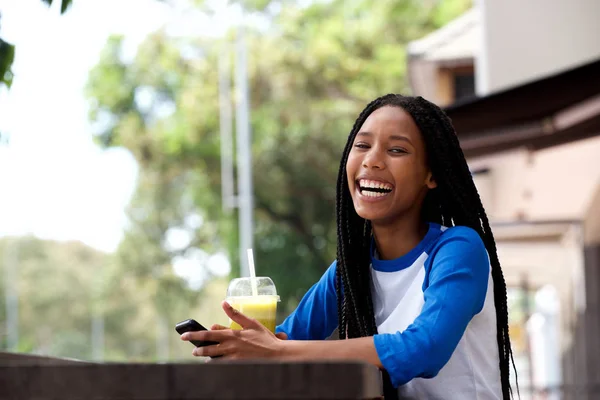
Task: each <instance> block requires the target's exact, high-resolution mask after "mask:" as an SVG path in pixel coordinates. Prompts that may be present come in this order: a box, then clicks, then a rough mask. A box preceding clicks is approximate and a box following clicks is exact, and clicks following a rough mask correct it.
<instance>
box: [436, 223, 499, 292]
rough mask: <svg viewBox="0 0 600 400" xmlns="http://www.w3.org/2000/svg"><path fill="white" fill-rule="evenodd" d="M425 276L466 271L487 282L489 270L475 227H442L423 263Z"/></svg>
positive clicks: (482, 244)
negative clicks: (424, 263)
mask: <svg viewBox="0 0 600 400" xmlns="http://www.w3.org/2000/svg"><path fill="white" fill-rule="evenodd" d="M425 268H426V271H427V278H428V279H427V280H429V279H430V275H431V278H433V277H437V278H441V277H443V276H447V275H456V274H467V275H470V276H472V277H474V278H476V279H477V280H481V281H482V283H483V282H487V277H488V273H489V270H490V266H489V258H488V253H487V250H486V247H485V244H484V242H483V240H482V239H481V237H480V236H479V234H478V233H477V231H475V230H474V229H472V228H469V227H467V226H454V227H450V228H442V232H441V234H440V236H439V238H438V240H437V241H436V243H435V244H434V245H433V246H432V249H431V251H430V253H429V257H428V259H427V261H426V265H425Z"/></svg>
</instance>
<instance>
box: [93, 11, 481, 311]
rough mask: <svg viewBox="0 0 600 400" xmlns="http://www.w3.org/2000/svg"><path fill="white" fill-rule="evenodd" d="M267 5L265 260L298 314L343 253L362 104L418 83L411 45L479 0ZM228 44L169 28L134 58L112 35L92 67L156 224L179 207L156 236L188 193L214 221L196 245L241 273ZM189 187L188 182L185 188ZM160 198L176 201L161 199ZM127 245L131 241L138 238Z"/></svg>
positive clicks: (261, 79)
mask: <svg viewBox="0 0 600 400" xmlns="http://www.w3.org/2000/svg"><path fill="white" fill-rule="evenodd" d="M254 3H256V4H254ZM258 3H260V4H258ZM258 3H257V2H249V3H248V4H250V5H252V4H254V7H253V8H252V9H251V10H250V11H251V12H253V13H259V14H261V15H262V16H263V17H265V18H271V20H270V24H269V26H268V27H269V28H268V29H267V30H266V32H265V31H264V30H263V31H260V32H259V31H257V30H252V29H250V30H249V32H248V36H247V39H248V46H249V55H250V57H249V63H250V64H249V75H250V100H251V118H252V120H251V126H252V132H253V144H252V153H253V179H254V183H255V193H254V196H255V197H254V198H255V206H256V207H255V213H256V214H255V221H256V230H255V240H256V251H255V255H256V263H257V270H258V273H259V274H261V275H270V276H272V277H273V278H274V280H275V283H276V285H277V287H278V289H279V292H280V294H281V296H282V299H283V301H284V302H283V304H282V305H283V307H281V311H282V314H285V313H287V312H289V311H290V310H291V308H292V307H294V306H295V305H296V303H297V301H298V299H299V297H300V296H301V295H302V294H303V293H304V292H305V291H306V290H307V288H308V287H309V286H310V285H312V284H313V283H314V282H315V281H316V280H318V278H319V277H320V275H321V274H322V273H323V271H324V270H325V269H326V268H327V267H328V266H329V264H330V263H331V261H332V260H334V259H335V237H336V221H335V184H336V176H337V171H338V168H339V165H338V163H339V158H340V155H341V151H342V149H343V145H344V143H345V140H346V137H347V134H348V133H349V131H350V129H351V127H352V124H353V123H354V119H355V118H356V116H357V114H358V112H360V110H361V109H362V108H363V107H364V105H365V104H366V103H367V102H368V101H370V100H371V99H373V98H375V97H376V96H379V95H381V94H383V93H387V92H408V85H407V82H406V79H405V75H406V74H405V72H406V71H405V68H406V60H405V46H406V44H407V43H408V42H409V41H411V40H414V39H417V38H419V37H421V36H422V35H424V34H425V33H427V32H429V31H431V30H433V29H435V28H436V27H438V26H439V25H440V24H442V23H444V22H446V21H447V20H448V19H450V18H453V17H455V16H456V15H458V14H460V13H461V12H462V11H464V10H466V8H468V6H469V5H470V4H469V2H468V1H463V0H455V1H451V2H417V1H411V0H403V1H397V0H382V1H379V2H370V1H366V0H352V1H342V0H333V1H329V2H314V3H311V4H310V5H308V6H302V5H299V4H297V3H295V2H284V1H280V2H278V5H279V8H277V7H270V5H271V4H272V3H274V2H265V1H260V2H258ZM448 3H452V6H448ZM442 4H444V5H443V6H442ZM273 9H276V10H278V11H277V12H276V13H274V12H272V11H270V10H273ZM234 34H235V32H231V33H230V34H228V36H227V38H226V39H225V41H227V39H228V38H231V37H232V36H233V35H234ZM222 45H223V43H222V42H214V41H209V40H207V39H203V38H189V39H175V38H171V37H168V36H167V35H166V34H165V33H164V32H162V31H161V32H157V33H156V34H154V35H152V36H150V37H148V39H147V40H146V41H145V43H144V44H143V45H142V46H141V48H140V49H139V51H138V54H137V57H136V58H135V60H134V61H133V62H132V63H126V62H124V61H123V60H122V59H121V58H120V56H119V55H120V51H121V50H120V48H121V39H120V38H112V39H111V40H110V41H109V43H108V44H107V46H106V49H105V51H104V53H103V55H102V57H101V60H100V62H99V63H98V65H97V66H96V67H95V68H94V70H93V71H92V72H91V73H90V79H89V85H88V94H89V98H90V99H91V102H92V113H91V118H92V120H94V121H97V122H99V123H100V122H101V125H100V129H99V136H98V138H99V141H100V142H101V143H102V144H103V145H104V146H124V147H126V148H127V149H129V150H130V151H131V152H132V153H133V154H134V155H135V157H136V159H137V161H138V162H139V164H140V167H141V170H142V171H144V173H143V174H142V178H141V179H140V189H139V192H138V194H139V196H140V199H141V198H144V199H145V200H144V201H145V202H147V204H148V205H149V207H148V208H145V211H143V212H142V213H141V215H143V219H144V218H147V219H148V220H156V219H157V216H156V213H160V214H162V215H163V216H165V215H167V216H166V217H164V218H165V219H164V220H163V221H164V223H163V225H162V226H158V225H157V226H156V227H157V229H156V236H155V237H154V239H153V240H154V241H155V243H157V244H161V243H164V240H165V237H166V236H167V234H168V230H169V227H170V226H171V223H173V224H174V225H177V224H180V221H181V219H182V218H183V219H185V215H184V214H185V212H184V213H183V214H179V215H177V212H180V213H181V208H180V206H179V205H178V204H179V202H180V201H181V200H182V199H184V200H185V201H186V203H185V204H186V207H189V208H187V209H186V210H187V211H186V212H187V213H192V214H197V215H200V216H201V217H202V220H203V224H202V226H200V227H198V230H197V231H196V232H195V235H196V236H195V238H196V240H195V243H194V246H195V247H200V248H204V247H203V246H206V248H209V249H214V248H218V247H219V246H221V247H225V248H228V249H229V250H230V257H231V259H232V261H233V265H234V266H235V268H234V271H237V257H236V252H237V250H236V249H237V248H236V241H237V238H236V234H235V232H236V231H235V229H233V228H234V227H235V224H234V223H235V219H234V218H233V217H235V215H227V214H225V213H223V212H222V211H221V208H220V171H219V166H220V164H219V140H218V134H217V132H218V124H219V121H218V115H219V113H218V77H217V70H218V67H217V59H218V54H219V52H220V51H223V47H222ZM156 176H162V177H163V178H162V180H157V179H155V178H153V177H156ZM176 183H177V184H179V185H180V186H179V189H178V190H172V187H173V185H175V184H176ZM148 188H152V189H151V190H148ZM152 191H155V192H156V193H155V194H152ZM158 197H161V198H162V199H163V200H162V201H163V203H157V202H156V201H154V202H153V201H151V200H150V199H151V198H155V199H156V198H158ZM178 210H179V211H178ZM165 213H166V214H165ZM135 223H136V224H141V223H142V221H139V220H138V221H137V222H135ZM132 234H133V233H132ZM119 251H120V252H123V253H126V252H127V251H129V250H128V249H127V245H126V244H125V243H124V244H123V246H122V248H121V249H120V250H119ZM234 274H235V272H234Z"/></svg>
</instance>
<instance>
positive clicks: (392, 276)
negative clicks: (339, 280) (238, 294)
mask: <svg viewBox="0 0 600 400" xmlns="http://www.w3.org/2000/svg"><path fill="white" fill-rule="evenodd" d="M370 269H371V293H372V298H373V309H374V312H375V321H376V323H377V331H378V333H377V334H376V335H374V343H375V349H376V351H377V354H378V356H379V359H380V360H381V363H382V365H383V367H384V368H385V369H386V370H387V371H388V373H389V374H390V377H391V380H392V384H393V385H394V386H395V387H397V388H398V391H399V395H400V398H406V399H417V398H419V399H420V398H427V399H459V398H472V399H479V400H485V399H501V398H502V386H501V383H500V369H499V353H498V344H497V339H496V332H497V331H496V309H495V305H494V289H493V280H492V277H491V267H490V263H489V258H488V254H487V251H486V249H485V246H484V244H483V242H482V240H481V238H480V237H479V235H478V234H477V232H476V231H475V230H473V229H471V228H468V227H464V226H456V227H450V228H448V227H445V226H441V225H439V224H435V223H430V224H429V229H428V231H427V234H426V235H425V237H424V238H423V240H422V241H421V242H420V243H419V244H418V245H417V246H416V247H415V248H413V249H412V250H411V251H410V252H409V253H407V254H405V255H404V256H402V257H400V258H397V259H394V260H380V259H378V258H377V257H376V254H375V247H374V246H372V249H371V266H370ZM335 270H336V262H335V261H334V262H333V263H332V264H331V265H330V266H329V268H328V269H327V271H326V272H325V273H324V274H323V276H322V277H321V279H320V280H319V281H318V282H317V283H315V284H314V285H313V286H312V287H311V288H310V289H309V290H308V292H307V293H306V294H305V295H304V296H303V298H302V300H301V301H300V303H299V305H298V307H297V308H296V310H295V311H294V312H293V313H292V314H291V315H290V316H289V317H287V318H286V319H285V321H284V322H283V323H282V324H281V325H279V326H278V327H277V328H276V331H277V332H285V333H286V334H287V335H288V339H290V340H323V339H326V338H327V337H329V336H330V335H331V333H332V332H333V331H334V330H335V329H336V327H337V325H338V316H337V297H336V291H335Z"/></svg>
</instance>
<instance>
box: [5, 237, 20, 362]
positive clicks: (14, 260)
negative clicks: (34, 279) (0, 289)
mask: <svg viewBox="0 0 600 400" xmlns="http://www.w3.org/2000/svg"><path fill="white" fill-rule="evenodd" d="M18 262H19V239H18V238H17V239H15V240H14V241H13V240H11V241H8V242H7V244H6V247H5V254H4V272H5V276H4V293H5V296H6V344H7V349H8V350H10V351H17V348H18V346H19V288H18V287H19V282H18V280H17V264H18Z"/></svg>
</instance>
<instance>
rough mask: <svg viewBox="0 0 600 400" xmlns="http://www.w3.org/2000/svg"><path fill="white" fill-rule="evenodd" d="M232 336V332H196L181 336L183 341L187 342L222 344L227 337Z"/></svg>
mask: <svg viewBox="0 0 600 400" xmlns="http://www.w3.org/2000/svg"><path fill="white" fill-rule="evenodd" d="M230 336H231V331H230V330H210V331H194V332H186V333H184V334H183V335H181V340H185V341H188V342H189V341H192V340H194V341H196V340H197V341H199V342H204V341H208V342H222V341H224V340H225V339H227V337H230Z"/></svg>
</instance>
